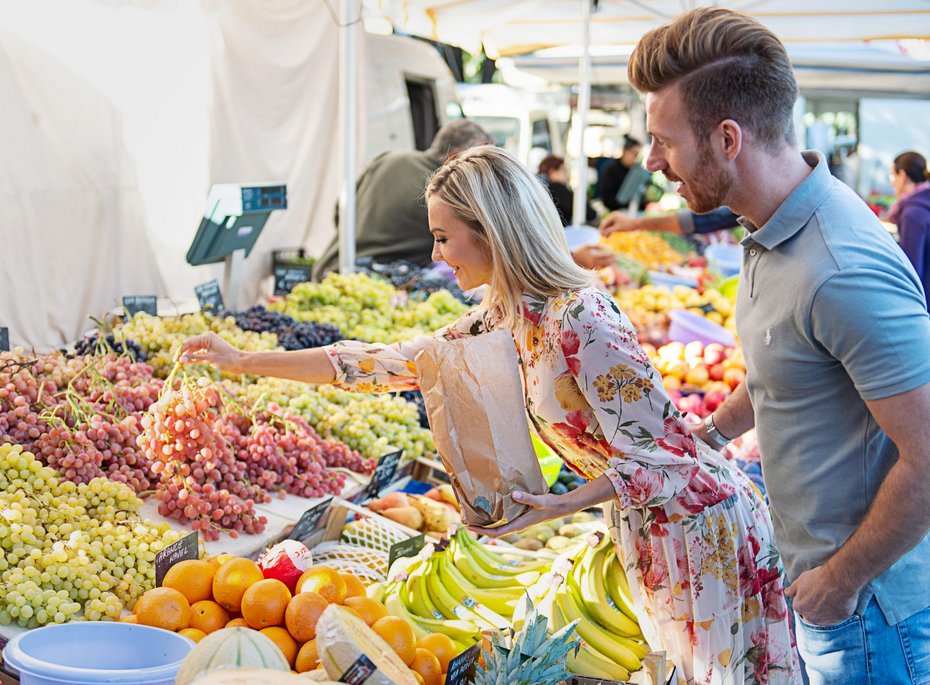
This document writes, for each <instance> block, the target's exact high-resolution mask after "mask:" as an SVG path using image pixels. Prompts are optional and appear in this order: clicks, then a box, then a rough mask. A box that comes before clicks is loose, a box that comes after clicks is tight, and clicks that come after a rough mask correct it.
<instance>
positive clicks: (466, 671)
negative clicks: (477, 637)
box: [445, 642, 481, 685]
mask: <svg viewBox="0 0 930 685" xmlns="http://www.w3.org/2000/svg"><path fill="white" fill-rule="evenodd" d="M479 656H481V643H480V642H479V643H478V644H476V645H472V646H471V647H469V648H468V649H466V650H465V651H464V652H462V653H461V654H459V655H458V656H457V657H455V658H454V659H452V661H450V662H449V668H448V669H447V670H446V684H445V685H470V683H473V682H474V681H475V666H476V665H477V664H478V657H479Z"/></svg>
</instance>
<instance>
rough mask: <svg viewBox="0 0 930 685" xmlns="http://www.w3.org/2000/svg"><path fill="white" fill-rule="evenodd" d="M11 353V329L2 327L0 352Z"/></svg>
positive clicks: (0, 330) (0, 327) (0, 331)
mask: <svg viewBox="0 0 930 685" xmlns="http://www.w3.org/2000/svg"><path fill="white" fill-rule="evenodd" d="M9 351H10V329H9V328H7V327H6V326H0V352H9Z"/></svg>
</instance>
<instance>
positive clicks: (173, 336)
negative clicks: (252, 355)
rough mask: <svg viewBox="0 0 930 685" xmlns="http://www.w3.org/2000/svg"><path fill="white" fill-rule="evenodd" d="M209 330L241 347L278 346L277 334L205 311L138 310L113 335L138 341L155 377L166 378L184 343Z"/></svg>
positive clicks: (267, 348) (118, 338)
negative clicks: (168, 313)
mask: <svg viewBox="0 0 930 685" xmlns="http://www.w3.org/2000/svg"><path fill="white" fill-rule="evenodd" d="M209 331H212V332H214V333H216V334H217V335H219V336H220V337H221V338H223V340H226V341H227V342H229V343H231V344H233V345H235V346H236V347H238V348H239V349H242V350H252V351H255V350H273V349H275V348H277V347H278V337H277V336H276V335H275V334H274V333H252V332H250V331H243V330H242V329H241V328H239V327H238V326H237V325H236V320H235V319H234V318H233V317H232V316H213V315H210V314H205V313H202V312H198V313H196V314H184V315H182V316H162V317H159V316H150V315H149V314H146V313H145V312H138V313H137V314H135V315H134V316H133V317H132V318H130V319H127V320H126V321H124V322H123V323H122V324H120V325H118V326H115V327H114V328H113V336H114V339H115V340H116V341H118V342H121V341H124V340H132V341H134V342H135V343H137V344H138V345H139V346H140V347H141V348H142V352H143V353H144V354H145V355H146V356H147V361H148V363H149V365H150V366H151V367H152V370H153V372H154V374H155V376H156V377H158V378H166V377H167V376H168V374H169V373H170V372H171V369H172V368H174V362H175V357H176V355H177V351H178V349H179V348H180V346H181V343H182V342H184V341H185V340H187V339H188V338H190V337H192V336H195V335H199V334H201V333H207V332H209ZM213 373H214V374H215V372H213Z"/></svg>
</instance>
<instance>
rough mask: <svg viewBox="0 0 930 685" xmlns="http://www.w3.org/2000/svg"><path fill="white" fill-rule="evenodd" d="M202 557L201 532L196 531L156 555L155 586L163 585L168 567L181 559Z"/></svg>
mask: <svg viewBox="0 0 930 685" xmlns="http://www.w3.org/2000/svg"><path fill="white" fill-rule="evenodd" d="M199 558H200V534H199V533H198V532H197V531H194V532H193V533H191V534H190V535H185V536H184V537H183V538H181V539H180V540H178V541H177V542H173V543H171V544H170V545H168V546H167V547H165V548H164V549H163V550H162V551H161V552H159V553H158V554H156V555H155V587H161V582H162V581H163V580H164V579H165V574H166V573H168V569H169V568H171V567H172V566H174V565H175V564H176V563H178V562H179V561H184V560H185V559H199Z"/></svg>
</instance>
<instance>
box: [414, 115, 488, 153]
mask: <svg viewBox="0 0 930 685" xmlns="http://www.w3.org/2000/svg"><path fill="white" fill-rule="evenodd" d="M493 142H494V141H493V140H492V139H491V136H489V135H488V133H487V131H485V130H484V129H483V128H481V127H480V126H478V124H476V123H475V122H473V121H468V119H456V120H455V121H450V122H449V123H448V124H446V125H445V126H443V127H442V128H441V129H439V130H438V131H437V132H436V136H435V137H434V138H433V143H432V145H430V146H429V150H427V152H429V154H431V155H433V156H434V157H438V158H439V161H443V160H445V159H446V157H448V156H449V155H456V154H458V153H459V152H461V151H462V150H467V149H468V148H470V147H475V146H476V145H491V144H492V143H493Z"/></svg>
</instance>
